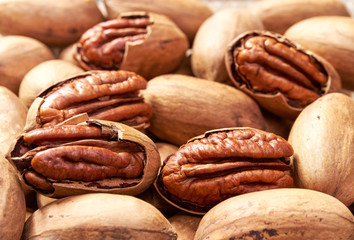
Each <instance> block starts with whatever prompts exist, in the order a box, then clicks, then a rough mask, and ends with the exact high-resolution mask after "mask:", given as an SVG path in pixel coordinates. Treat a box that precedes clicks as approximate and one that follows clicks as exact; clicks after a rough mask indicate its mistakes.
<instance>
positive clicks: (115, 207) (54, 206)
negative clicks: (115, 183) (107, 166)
mask: <svg viewBox="0 0 354 240" xmlns="http://www.w3.org/2000/svg"><path fill="white" fill-rule="evenodd" d="M57 238H60V239H86V240H94V239H143V240H146V239H166V240H167V239H177V234H176V232H175V231H174V230H173V228H172V226H171V224H170V223H169V221H168V220H167V219H166V218H165V217H164V216H163V215H162V214H161V213H160V212H159V211H158V210H157V209H156V208H154V207H153V206H152V205H150V204H148V203H147V202H144V201H142V200H140V199H138V198H135V197H132V196H125V195H116V194H106V193H95V194H84V195H79V196H72V197H67V198H63V199H60V200H57V201H54V202H52V203H50V204H48V205H46V206H44V207H42V208H40V209H39V210H37V211H36V212H34V213H33V214H32V216H31V217H30V218H29V219H28V220H27V221H26V224H25V227H24V231H23V236H22V239H23V240H27V239H57Z"/></svg>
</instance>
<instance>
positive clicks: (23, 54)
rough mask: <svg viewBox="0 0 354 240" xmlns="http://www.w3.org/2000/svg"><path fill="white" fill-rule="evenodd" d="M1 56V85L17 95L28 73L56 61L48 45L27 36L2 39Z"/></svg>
mask: <svg viewBox="0 0 354 240" xmlns="http://www.w3.org/2000/svg"><path fill="white" fill-rule="evenodd" d="M0 9H1V3H0ZM1 10H2V9H1ZM1 10H0V11H1ZM3 22H6V21H1V20H0V25H1V23H3ZM0 34H1V32H0ZM0 56H1V59H0V85H1V86H4V87H7V88H8V89H10V90H11V91H13V92H14V93H15V94H17V93H18V89H19V87H20V84H21V81H22V79H23V77H24V76H25V75H26V73H27V72H28V71H30V70H31V69H32V68H33V67H35V66H36V65H38V64H39V63H42V62H44V61H47V60H51V59H54V55H53V53H52V51H51V50H50V49H49V48H48V47H47V46H46V45H44V44H43V43H41V42H40V41H38V40H36V39H33V38H30V37H25V36H5V37H0Z"/></svg>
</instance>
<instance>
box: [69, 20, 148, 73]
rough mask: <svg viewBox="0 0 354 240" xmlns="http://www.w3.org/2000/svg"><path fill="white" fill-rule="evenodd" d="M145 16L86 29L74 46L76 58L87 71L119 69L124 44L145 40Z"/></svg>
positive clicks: (108, 22) (146, 23)
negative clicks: (75, 47) (75, 46)
mask: <svg viewBox="0 0 354 240" xmlns="http://www.w3.org/2000/svg"><path fill="white" fill-rule="evenodd" d="M151 24H153V21H152V19H151V18H150V17H149V16H148V15H140V16H131V17H121V18H117V19H112V20H109V21H106V22H102V23H99V24H97V25H95V26H94V27H92V28H91V29H89V30H87V31H86V32H85V33H84V34H83V35H82V36H81V38H80V41H79V42H78V43H77V52H76V54H75V56H74V57H75V59H76V60H77V61H78V63H79V64H80V66H81V67H83V68H84V69H86V70H92V69H99V70H101V69H106V70H118V69H120V66H121V63H122V61H123V56H124V53H125V45H126V43H127V42H129V43H134V44H137V43H139V41H140V42H141V41H144V40H145V39H146V37H147V34H148V30H147V26H149V25H151Z"/></svg>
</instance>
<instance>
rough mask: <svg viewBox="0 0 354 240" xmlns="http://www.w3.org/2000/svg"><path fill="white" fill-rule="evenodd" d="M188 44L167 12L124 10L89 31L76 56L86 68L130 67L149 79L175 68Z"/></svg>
mask: <svg viewBox="0 0 354 240" xmlns="http://www.w3.org/2000/svg"><path fill="white" fill-rule="evenodd" d="M188 47H189V43H188V40H187V37H186V35H185V34H184V33H183V32H182V31H181V30H180V29H179V28H178V27H177V26H176V25H175V23H174V22H172V21H171V20H170V19H169V18H167V17H166V16H164V15H161V14H156V13H147V12H124V13H121V14H120V15H119V16H118V17H117V18H116V19H111V20H109V21H105V22H102V23H99V24H97V25H95V26H94V27H92V28H90V29H89V30H88V31H86V32H85V33H84V34H83V35H82V36H81V38H80V40H79V42H78V43H77V44H76V53H75V55H74V58H75V59H76V60H77V62H78V64H79V65H80V66H81V67H82V68H84V69H86V70H127V71H132V72H135V73H137V74H139V75H141V76H143V77H145V78H146V79H150V78H152V77H155V76H157V75H161V74H165V73H169V72H172V71H173V70H175V69H176V68H177V67H178V66H179V65H180V64H181V62H182V60H183V59H184V57H185V54H186V51H187V49H188Z"/></svg>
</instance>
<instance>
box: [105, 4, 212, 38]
mask: <svg viewBox="0 0 354 240" xmlns="http://www.w3.org/2000/svg"><path fill="white" fill-rule="evenodd" d="M105 3H106V6H107V12H108V18H109V19H113V18H116V17H117V16H118V15H119V13H122V12H129V11H147V12H156V13H159V14H163V15H166V16H167V17H169V18H170V19H171V20H172V21H173V22H175V23H176V24H177V26H178V27H179V28H180V29H181V30H182V31H183V32H184V33H185V34H186V35H187V37H188V39H189V41H190V43H192V41H193V38H194V36H195V34H196V32H197V30H198V28H199V26H200V25H201V24H202V23H203V22H204V21H205V19H207V18H208V17H209V16H211V15H212V10H210V8H209V7H208V6H207V5H206V3H204V2H203V1H201V0H192V1H191V0H164V1H160V0H130V1H125V0H106V1H105Z"/></svg>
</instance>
